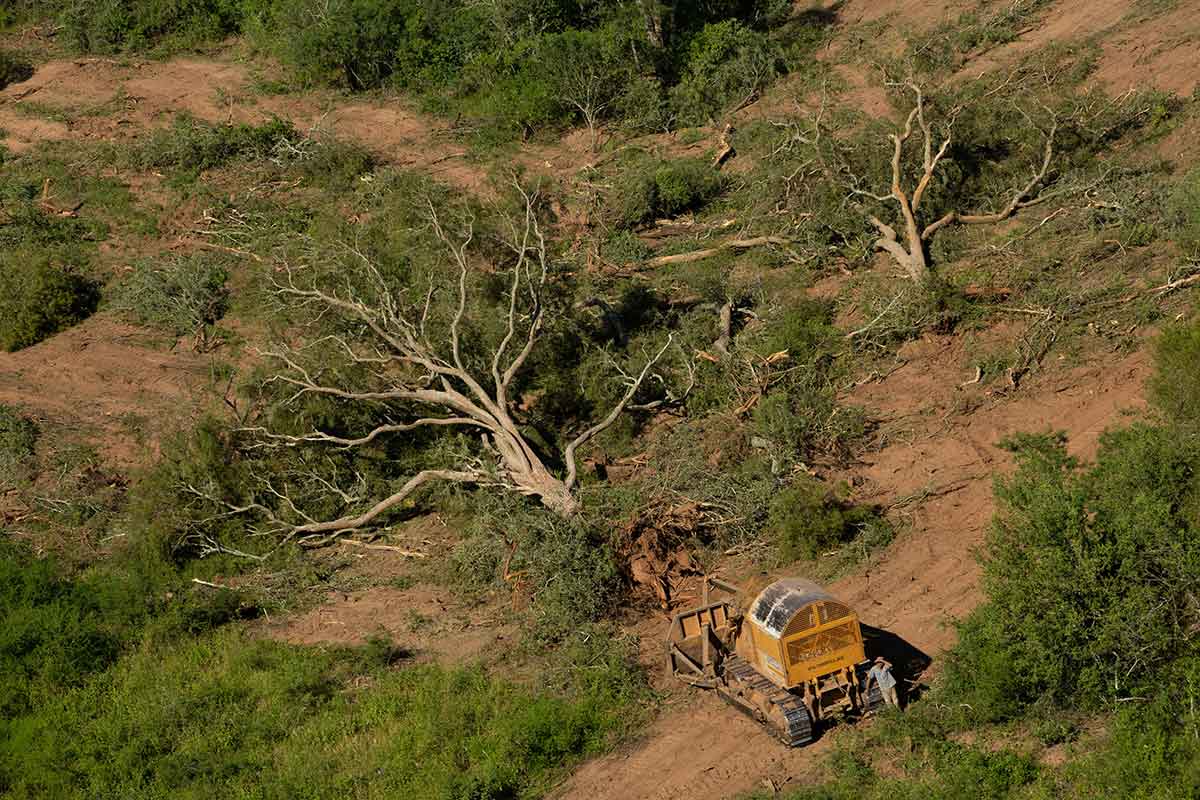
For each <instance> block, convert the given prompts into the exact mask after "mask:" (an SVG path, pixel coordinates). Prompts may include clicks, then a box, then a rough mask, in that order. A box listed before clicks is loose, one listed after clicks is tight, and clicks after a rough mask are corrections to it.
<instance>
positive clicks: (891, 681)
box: [867, 656, 900, 708]
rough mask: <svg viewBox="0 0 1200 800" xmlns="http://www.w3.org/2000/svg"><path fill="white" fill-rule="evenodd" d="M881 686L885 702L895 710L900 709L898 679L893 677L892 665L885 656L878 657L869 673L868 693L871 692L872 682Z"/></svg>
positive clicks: (880, 691) (880, 689)
mask: <svg viewBox="0 0 1200 800" xmlns="http://www.w3.org/2000/svg"><path fill="white" fill-rule="evenodd" d="M872 681H874V682H875V683H876V684H877V685H878V686H879V693H880V694H881V695H883V701H884V702H885V703H887V704H888V705H889V706H892V707H893V708H900V698H899V697H898V696H897V694H896V677H895V676H894V675H892V665H891V664H890V663H889V662H888V661H887V660H886V659H884V657H883V656H877V657H876V658H875V663H874V664H873V665H872V666H871V669H870V671H868V672H867V691H868V692H870V691H871V682H872Z"/></svg>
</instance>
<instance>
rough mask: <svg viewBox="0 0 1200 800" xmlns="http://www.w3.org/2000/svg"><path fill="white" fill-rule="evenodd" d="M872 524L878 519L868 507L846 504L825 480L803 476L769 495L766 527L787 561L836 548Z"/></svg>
mask: <svg viewBox="0 0 1200 800" xmlns="http://www.w3.org/2000/svg"><path fill="white" fill-rule="evenodd" d="M876 524H881V520H880V518H879V516H878V514H876V512H875V511H873V510H872V509H869V508H866V507H863V506H850V505H847V504H846V503H844V502H843V501H842V500H841V499H840V498H838V497H837V495H836V494H834V493H833V492H832V491H830V489H829V487H827V486H826V485H825V484H823V483H821V482H820V481H818V480H815V479H812V478H807V477H804V478H801V479H800V480H798V481H796V482H794V483H793V484H792V485H791V486H789V487H788V488H786V489H783V490H782V491H780V492H778V493H777V494H776V495H775V497H774V498H772V500H771V512H770V516H769V517H768V518H767V531H768V537H769V538H770V539H771V541H772V542H773V543H774V544H775V549H776V552H777V554H778V557H779V559H780V561H782V562H790V561H795V560H797V559H802V558H806V559H811V558H816V557H817V556H819V555H821V554H822V553H824V552H826V551H828V550H834V549H837V548H838V547H841V546H842V545H843V544H846V543H847V542H849V541H851V540H852V539H854V538H855V537H856V536H858V535H859V533H860V532H861V531H862V530H863V529H864V528H866V527H867V526H870V525H876Z"/></svg>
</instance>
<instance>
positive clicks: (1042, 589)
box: [946, 424, 1200, 719]
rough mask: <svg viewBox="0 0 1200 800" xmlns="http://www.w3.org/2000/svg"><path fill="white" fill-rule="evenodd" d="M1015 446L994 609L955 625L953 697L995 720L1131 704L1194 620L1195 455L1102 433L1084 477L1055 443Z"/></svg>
mask: <svg viewBox="0 0 1200 800" xmlns="http://www.w3.org/2000/svg"><path fill="white" fill-rule="evenodd" d="M1010 446H1011V447H1012V448H1013V450H1014V452H1015V453H1016V456H1017V463H1018V465H1019V469H1018V471H1017V472H1016V474H1015V475H1013V476H1012V477H1011V478H1008V479H1004V480H1001V481H1000V482H999V483H998V484H997V489H996V493H997V499H998V500H999V502H1000V511H999V513H998V514H997V517H996V521H995V524H994V526H993V530H992V532H991V533H990V534H989V536H988V541H987V548H986V550H985V552H984V558H983V581H984V587H985V589H986V591H987V595H988V602H987V603H985V604H984V605H983V606H981V607H980V608H979V609H977V610H976V611H975V612H973V613H972V614H971V615H970V616H969V617H968V618H967V620H966V621H965V622H964V623H963V625H962V627H961V630H960V643H959V645H958V646H957V647H956V648H955V650H954V652H953V654H952V657H951V658H950V659H949V661H948V666H947V671H946V685H947V690H948V691H949V692H950V693H951V695H952V696H954V697H956V698H959V699H961V701H962V702H967V703H970V704H971V706H972V707H973V708H974V709H975V711H976V713H977V714H979V715H981V716H983V717H985V718H991V719H1003V718H1007V717H1011V716H1013V715H1015V714H1017V713H1019V712H1020V711H1021V710H1022V709H1023V708H1024V707H1025V706H1027V705H1028V704H1031V703H1034V702H1037V701H1042V702H1044V703H1048V704H1050V705H1052V706H1057V705H1067V704H1069V705H1073V706H1083V707H1096V706H1098V705H1100V704H1101V703H1103V702H1105V701H1106V700H1111V698H1113V697H1116V696H1125V694H1127V693H1128V692H1129V691H1130V690H1131V688H1132V687H1134V686H1138V685H1142V684H1144V683H1145V682H1146V681H1148V680H1150V679H1151V678H1152V676H1154V675H1156V674H1157V672H1158V671H1159V670H1161V669H1162V668H1163V667H1164V666H1165V665H1167V664H1168V663H1169V662H1170V661H1171V659H1173V658H1174V657H1176V656H1177V655H1178V653H1179V652H1180V650H1181V648H1183V647H1184V646H1185V645H1186V642H1187V641H1188V639H1189V634H1188V633H1187V631H1188V630H1190V629H1191V627H1192V626H1194V625H1195V624H1197V622H1198V619H1197V617H1196V610H1195V606H1194V604H1192V603H1191V601H1190V600H1189V598H1191V597H1194V596H1195V593H1196V592H1197V591H1198V590H1200V577H1198V576H1200V544H1197V542H1198V541H1200V539H1198V538H1197V532H1198V531H1197V522H1196V520H1197V519H1200V516H1198V515H1197V513H1196V512H1197V509H1200V448H1198V447H1197V445H1196V443H1195V441H1194V438H1193V437H1190V436H1180V435H1179V434H1178V433H1177V432H1176V431H1174V430H1171V429H1168V428H1165V427H1152V426H1149V425H1145V424H1137V425H1134V426H1132V427H1129V428H1125V429H1120V430H1112V431H1108V432H1107V433H1105V434H1104V435H1103V436H1102V437H1101V445H1100V450H1099V452H1098V454H1097V456H1096V462H1095V464H1094V465H1093V466H1091V467H1090V468H1088V469H1086V470H1084V469H1081V468H1080V465H1079V464H1078V463H1077V462H1076V461H1075V460H1074V459H1072V458H1071V457H1070V456H1068V455H1067V454H1066V450H1065V446H1064V444H1063V442H1062V441H1061V440H1060V439H1055V438H1053V437H1048V436H1036V437H1034V436H1023V437H1018V438H1016V439H1015V440H1013V441H1012V442H1011V443H1010Z"/></svg>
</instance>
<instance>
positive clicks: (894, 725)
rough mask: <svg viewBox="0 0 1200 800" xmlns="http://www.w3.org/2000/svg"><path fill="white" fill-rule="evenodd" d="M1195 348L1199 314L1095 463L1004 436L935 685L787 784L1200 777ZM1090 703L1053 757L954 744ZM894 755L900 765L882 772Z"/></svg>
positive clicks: (967, 784) (1056, 737)
mask: <svg viewBox="0 0 1200 800" xmlns="http://www.w3.org/2000/svg"><path fill="white" fill-rule="evenodd" d="M1197 358H1200V326H1197V325H1196V324H1195V323H1191V324H1187V325H1182V326H1177V327H1174V328H1171V329H1169V330H1168V331H1167V332H1166V333H1165V334H1164V335H1163V337H1162V339H1161V340H1160V343H1159V345H1158V348H1157V371H1156V374H1155V376H1154V377H1153V379H1152V381H1151V396H1152V398H1154V400H1155V402H1156V404H1157V406H1158V412H1159V416H1158V417H1157V418H1155V419H1153V420H1150V421H1145V422H1138V423H1134V424H1132V425H1129V426H1126V427H1119V428H1114V429H1111V430H1109V431H1107V432H1106V433H1105V434H1104V436H1103V437H1102V439H1101V443H1100V449H1099V451H1098V453H1097V454H1096V457H1095V460H1094V462H1092V463H1090V464H1086V465H1085V464H1081V463H1080V462H1079V461H1078V460H1077V459H1075V458H1073V457H1071V456H1069V455H1067V453H1066V449H1065V442H1064V441H1063V440H1062V439H1061V438H1060V437H1057V436H1053V435H1049V434H1043V435H1021V436H1017V437H1015V438H1014V439H1012V440H1011V441H1010V443H1009V444H1010V446H1011V448H1012V449H1013V450H1014V452H1015V453H1016V457H1017V463H1018V469H1017V471H1016V472H1015V473H1014V474H1013V475H1012V476H1010V477H1007V478H1002V479H999V480H998V481H997V485H996V497H997V500H998V503H999V512H998V513H997V515H996V519H995V522H994V524H993V527H992V530H991V532H990V534H989V535H988V538H987V543H986V547H985V549H984V551H983V553H982V555H981V560H982V565H983V582H984V589H985V592H986V598H987V599H986V601H985V602H984V603H983V604H982V605H980V606H979V607H978V608H976V609H975V610H974V611H972V612H971V613H970V614H969V615H968V616H967V617H966V619H964V620H962V621H961V623H960V624H959V641H958V644H957V645H956V646H955V647H954V649H953V650H952V651H951V652H950V653H949V655H948V658H947V660H946V671H945V674H944V676H943V678H942V679H941V681H940V682H939V683H938V685H937V686H935V687H934V690H933V694H932V696H930V697H927V698H923V700H922V702H921V703H920V704H919V705H917V706H914V707H913V708H912V709H910V710H909V712H908V713H907V714H906V715H905V716H904V717H903V718H901V717H899V716H894V717H890V718H887V719H885V721H884V722H883V724H881V725H879V726H877V727H876V728H874V729H872V730H871V731H869V732H865V733H860V734H857V735H856V736H855V737H854V738H853V739H852V740H851V741H847V742H845V743H843V745H842V747H843V752H842V753H841V754H840V755H839V756H838V758H837V759H835V761H834V762H833V764H832V770H833V773H834V775H835V777H834V778H833V780H832V781H831V782H830V783H828V784H826V785H823V786H821V787H820V788H815V789H811V790H802V791H797V792H794V793H791V794H789V795H788V797H789V798H795V800H801V799H802V798H803V799H804V800H807V799H808V798H875V797H879V798H883V797H946V798H951V797H961V796H964V795H965V794H970V795H971V796H976V797H995V798H1008V797H1080V798H1083V797H1112V798H1118V797H1121V798H1124V797H1147V798H1149V797H1172V798H1174V797H1178V798H1184V797H1194V796H1195V795H1196V792H1197V791H1200V773H1197V772H1196V764H1197V763H1200V762H1198V759H1200V743H1198V742H1197V739H1196V736H1195V731H1196V726H1197V725H1198V724H1200V716H1198V712H1197V699H1198V694H1200V653H1197V652H1196V649H1195V642H1194V636H1195V630H1196V626H1197V624H1198V623H1200V617H1198V613H1200V612H1198V610H1197V607H1196V604H1195V597H1196V592H1197V586H1196V582H1197V580H1198V578H1197V576H1198V575H1200V569H1198V565H1197V560H1198V559H1200V545H1198V544H1197V542H1200V537H1198V535H1197V534H1198V533H1200V531H1197V525H1198V524H1200V514H1198V513H1197V512H1198V508H1200V507H1198V503H1200V439H1197V436H1196V430H1195V415H1194V413H1193V411H1192V405H1191V404H1192V402H1193V401H1194V398H1195V396H1196V392H1197V391H1200V373H1198V372H1197V370H1196V364H1197V363H1200V362H1198V361H1197ZM1097 712H1107V713H1110V714H1111V715H1112V716H1111V720H1112V724H1111V732H1110V733H1109V734H1108V735H1107V736H1106V737H1105V738H1103V739H1102V740H1101V741H1099V742H1097V743H1089V744H1088V745H1087V746H1086V747H1084V748H1083V749H1082V751H1081V752H1080V754H1079V755H1077V756H1076V758H1075V759H1074V760H1072V761H1071V762H1069V763H1068V764H1067V765H1066V766H1065V767H1060V768H1057V769H1055V768H1050V767H1046V766H1043V765H1042V764H1040V763H1039V762H1038V761H1037V760H1035V759H1033V758H1030V757H1029V756H1028V755H1025V754H1022V753H1021V752H1019V751H1017V750H1014V749H1011V748H1005V747H1001V748H999V749H988V748H979V747H972V746H969V745H966V744H962V743H960V742H959V741H957V739H958V738H959V737H960V736H961V734H962V733H963V732H964V731H967V730H974V731H976V732H978V731H979V730H980V729H981V728H986V725H987V724H989V723H1005V724H1006V725H1007V726H1009V727H1008V730H1010V731H1011V730H1013V729H1016V730H1022V731H1026V732H1029V733H1032V736H1033V737H1034V738H1035V739H1036V740H1038V741H1040V742H1041V743H1042V744H1043V746H1048V745H1053V744H1059V743H1063V742H1066V743H1068V744H1069V743H1072V742H1076V741H1080V742H1081V743H1082V740H1081V737H1082V736H1083V734H1082V733H1081V731H1080V729H1079V726H1078V723H1077V721H1078V720H1080V719H1083V718H1084V715H1086V714H1091V713H1097ZM1029 733H1026V735H1029ZM1093 735H1094V734H1093ZM905 741H906V742H909V743H910V745H909V746H907V747H906V748H904V749H903V750H901V748H900V744H899V743H900V742H905ZM893 757H894V758H895V759H897V761H895V762H894V763H892V764H890V765H889V766H888V768H887V771H886V772H884V771H882V770H881V769H880V768H881V766H882V763H881V760H883V759H892V758H893ZM897 766H899V767H900V768H901V769H902V770H903V773H904V777H902V778H897V777H885V775H888V776H892V775H894V770H895V768H896V767H897Z"/></svg>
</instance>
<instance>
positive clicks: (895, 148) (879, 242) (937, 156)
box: [850, 81, 1058, 283]
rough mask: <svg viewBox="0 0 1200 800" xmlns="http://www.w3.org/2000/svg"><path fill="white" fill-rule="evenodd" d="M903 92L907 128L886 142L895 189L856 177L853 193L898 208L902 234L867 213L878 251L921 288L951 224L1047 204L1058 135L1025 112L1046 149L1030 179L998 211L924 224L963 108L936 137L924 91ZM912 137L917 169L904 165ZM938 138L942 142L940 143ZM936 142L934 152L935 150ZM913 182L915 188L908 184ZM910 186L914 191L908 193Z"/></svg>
mask: <svg viewBox="0 0 1200 800" xmlns="http://www.w3.org/2000/svg"><path fill="white" fill-rule="evenodd" d="M904 87H905V88H906V89H908V90H909V91H911V92H912V93H913V95H914V97H915V100H914V103H913V107H912V109H911V110H910V111H909V113H908V116H907V118H906V119H905V122H904V126H903V127H902V128H900V129H898V130H896V131H894V132H892V133H890V134H888V139H889V141H890V142H891V144H892V157H891V186H890V188H889V190H888V191H887V192H886V193H878V192H873V191H868V190H866V189H863V188H861V186H860V185H859V180H858V179H857V177H856V176H851V177H850V192H851V194H852V195H853V196H854V197H855V198H858V199H859V200H864V199H865V200H867V201H875V202H876V203H881V204H885V205H890V204H892V203H894V204H895V205H896V207H897V210H898V213H899V217H900V223H901V225H902V227H903V231H902V232H898V231H897V230H896V228H895V227H894V226H892V225H890V224H888V223H887V222H885V221H883V220H881V219H880V218H879V216H877V215H876V214H874V213H871V211H870V210H869V209H864V213H865V214H866V216H867V220H868V221H869V222H870V223H871V225H872V227H874V228H875V230H876V231H877V232H878V233H879V238H878V239H876V240H875V243H874V245H875V247H876V248H877V249H879V250H883V251H885V252H887V253H888V255H890V256H891V257H892V259H893V260H894V261H895V262H896V264H897V265H899V266H900V267H901V268H902V269H903V270H904V271H905V272H906V273H908V275H909V277H911V278H912V279H913V280H914V281H915V282H918V283H923V282H925V281H926V280H928V278H929V274H930V271H929V253H928V247H929V243H930V241H931V240H932V239H933V237H934V235H935V234H936V233H937V232H938V231H940V230H942V229H943V228H945V227H947V226H949V225H955V224H958V225H985V224H991V223H997V222H1002V221H1004V220H1006V219H1008V218H1009V217H1011V216H1013V215H1014V214H1016V213H1017V212H1018V211H1020V210H1021V209H1023V208H1028V207H1030V206H1033V205H1037V204H1039V203H1042V202H1044V201H1045V200H1046V199H1048V198H1049V196H1050V194H1049V193H1048V192H1046V191H1045V189H1046V186H1047V183H1049V180H1048V178H1049V172H1050V164H1051V161H1052V160H1053V158H1054V139H1055V135H1056V133H1057V131H1058V120H1057V118H1055V117H1054V115H1053V114H1050V113H1049V110H1048V109H1046V112H1047V114H1048V116H1049V117H1050V120H1049V124H1048V125H1046V126H1044V127H1043V126H1039V125H1037V124H1036V123H1035V121H1034V119H1033V117H1032V116H1031V115H1029V114H1025V113H1024V112H1022V114H1023V116H1024V117H1025V119H1026V120H1027V121H1028V123H1029V124H1030V125H1031V126H1033V127H1035V128H1036V129H1038V130H1039V131H1040V132H1041V134H1042V136H1043V140H1044V141H1043V147H1042V151H1041V154H1040V159H1039V160H1038V162H1037V163H1036V164H1035V166H1034V168H1033V171H1032V175H1030V177H1029V178H1028V180H1025V181H1024V182H1023V183H1021V185H1019V186H1017V187H1016V188H1015V189H1014V190H1013V191H1012V193H1011V194H1008V195H1007V196H1006V197H1004V198H1003V199H1002V200H1001V202H1000V203H998V205H999V208H997V209H996V210H994V211H978V212H968V211H964V210H961V209H956V208H951V209H949V210H946V211H944V212H943V213H942V214H941V215H940V216H938V217H937V218H936V219H930V220H926V218H925V215H924V214H923V213H922V201H924V200H926V199H927V197H928V192H929V190H930V188H931V186H932V184H933V182H934V180H935V177H936V176H937V174H938V168H939V167H940V166H942V165H943V164H944V163H945V159H946V156H947V153H948V152H949V151H950V148H951V144H952V143H953V141H954V125H955V120H956V118H957V116H958V113H959V112H960V110H961V109H951V110H950V112H949V113H948V114H947V116H946V119H945V121H944V122H943V124H942V125H940V126H939V128H940V131H939V132H937V133H935V130H934V125H933V124H932V123H931V122H930V121H929V119H928V118H927V116H926V110H927V109H926V103H925V96H924V93H923V92H922V89H921V87H920V86H919V85H918V84H916V83H914V82H912V81H907V82H906V83H905V84H904ZM914 134H919V136H920V153H921V162H920V164H919V166H918V167H917V168H916V169H912V168H910V167H909V166H908V165H907V163H906V157H907V156H908V155H909V153H907V152H906V147H905V146H906V145H907V144H908V142H909V140H911V139H912V138H913V136H914ZM938 139H940V143H936V140H938ZM935 143H936V148H937V149H936V150H935V149H934V148H935ZM910 181H911V183H910ZM906 183H907V184H909V186H911V189H910V188H906Z"/></svg>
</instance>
